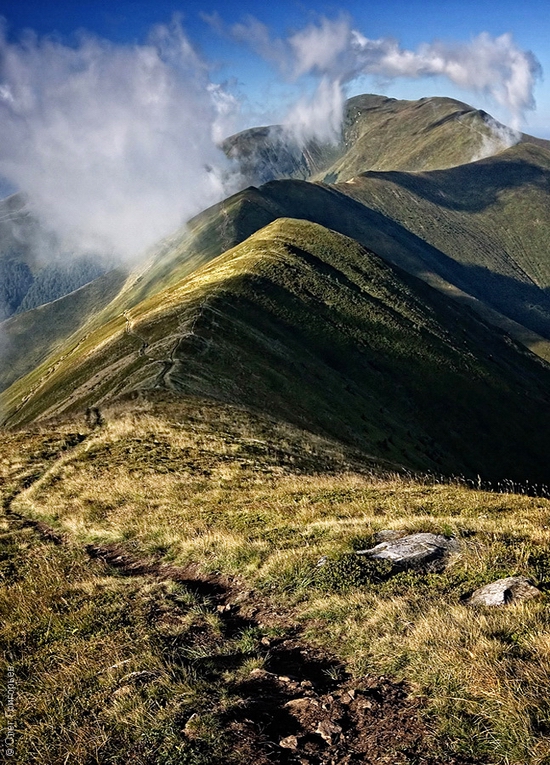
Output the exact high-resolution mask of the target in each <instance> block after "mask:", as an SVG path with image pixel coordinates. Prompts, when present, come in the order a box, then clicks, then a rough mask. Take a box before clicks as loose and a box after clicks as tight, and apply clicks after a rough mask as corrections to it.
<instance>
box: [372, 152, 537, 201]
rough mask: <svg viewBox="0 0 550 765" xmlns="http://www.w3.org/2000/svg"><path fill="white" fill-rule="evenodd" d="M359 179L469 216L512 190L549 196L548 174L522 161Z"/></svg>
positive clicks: (376, 174) (493, 160)
mask: <svg viewBox="0 0 550 765" xmlns="http://www.w3.org/2000/svg"><path fill="white" fill-rule="evenodd" d="M362 175H364V176H365V177H367V178H375V179H379V180H383V181H384V182H385V183H394V184H396V185H397V186H401V187H403V188H404V189H406V190H407V191H409V192H410V193H412V194H415V195H417V196H420V197H422V198H423V199H426V200H428V201H429V202H432V203H433V204H436V205H439V206H440V207H445V208H447V209H449V210H457V211H461V212H470V213H479V212H482V211H483V210H486V209H487V208H489V207H491V206H492V205H494V204H495V203H496V202H497V201H498V199H499V196H500V195H501V194H502V193H503V192H504V191H508V192H510V191H513V189H516V188H521V187H525V186H534V187H536V188H538V189H539V190H540V191H543V192H544V193H545V194H550V172H549V171H548V170H546V169H545V168H543V167H541V166H540V165H536V164H534V163H532V162H529V161H527V160H523V159H517V160H509V159H506V160H503V159H498V158H491V159H489V160H481V161H479V162H473V163H471V164H468V165H460V166H458V167H453V168H451V169H450V170H433V171H431V172H429V173H422V174H417V173H408V172H398V171H388V172H376V171H369V172H367V173H363V174H362Z"/></svg>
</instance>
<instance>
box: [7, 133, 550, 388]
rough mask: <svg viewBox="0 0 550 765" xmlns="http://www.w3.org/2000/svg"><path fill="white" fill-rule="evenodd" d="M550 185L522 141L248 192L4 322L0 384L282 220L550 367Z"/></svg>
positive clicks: (536, 150) (547, 172)
mask: <svg viewBox="0 0 550 765" xmlns="http://www.w3.org/2000/svg"><path fill="white" fill-rule="evenodd" d="M549 189H550V153H549V152H548V151H546V150H545V149H543V148H541V147H537V146H535V145H530V144H520V145H518V146H515V147H512V148H511V149H508V150H506V151H504V152H502V153H501V154H499V155H498V156H497V157H493V158H489V159H486V160H481V161H479V162H477V163H471V164H468V165H464V166H461V167H457V168H451V169H449V170H446V171H434V172H430V173H397V172H391V173H390V172H386V173H375V172H369V173H366V174H363V175H361V176H358V177H356V178H355V179H353V180H352V181H351V182H347V183H343V184H337V185H335V186H330V185H326V184H319V183H308V182H304V181H298V180H284V181H276V182H271V183H268V184H265V185H264V186H262V187H261V188H260V189H256V188H252V187H251V188H248V189H245V190H244V191H242V192H239V193H238V194H235V195H234V196H232V197H230V198H228V199H226V200H224V201H223V202H221V203H219V204H217V205H215V206H213V207H212V208H209V209H208V210H206V211H204V212H203V213H201V214H200V215H198V216H196V218H194V219H193V220H191V221H190V222H189V225H188V227H187V228H186V229H182V230H181V231H180V232H177V233H176V234H175V235H174V236H173V237H171V238H169V239H167V240H166V241H165V242H164V243H163V244H162V245H161V246H160V248H159V250H158V251H157V253H156V254H155V255H154V256H152V257H151V259H150V261H149V262H148V263H147V264H145V265H144V266H142V267H140V269H139V270H138V271H136V273H134V274H133V275H131V276H130V277H129V278H128V280H126V281H124V280H122V282H121V277H120V274H119V273H118V272H114V273H113V274H112V275H109V276H105V277H104V279H103V280H102V281H101V282H98V285H97V287H96V286H95V285H94V284H92V285H89V286H88V287H84V288H83V291H82V292H80V293H75V296H74V297H73V296H72V295H69V296H67V297H65V298H63V299H62V300H61V301H58V302H57V303H56V304H53V305H52V306H51V307H48V306H46V307H44V308H42V309H41V311H40V313H34V312H30V313H29V314H28V315H26V314H24V315H21V316H18V317H13V318H12V319H11V320H10V321H9V322H5V323H4V324H3V325H2V326H3V333H2V336H3V341H4V344H5V348H6V349H5V358H6V359H7V362H9V363H6V364H4V365H3V367H2V369H0V387H1V388H6V387H8V386H9V385H10V384H12V383H13V382H14V381H15V380H16V379H17V378H18V377H22V376H23V375H25V374H27V373H28V372H30V371H31V370H32V369H33V368H34V367H35V366H36V365H37V364H39V363H41V362H42V361H44V360H45V359H46V358H47V357H48V354H49V353H50V352H51V351H52V350H53V349H54V346H55V344H56V343H58V342H59V341H62V340H63V339H64V338H66V337H68V336H69V335H70V334H72V333H74V332H76V336H75V342H78V341H79V338H80V339H81V338H82V337H83V336H84V335H85V334H86V333H88V332H90V331H91V330H92V329H94V328H95V327H97V326H100V325H101V324H102V323H105V322H107V321H110V320H112V319H114V318H116V317H117V316H118V317H119V319H118V320H119V321H123V319H121V318H120V317H121V316H122V314H123V312H124V311H125V310H127V309H130V308H132V306H134V305H137V304H138V303H139V302H140V301H142V300H144V299H146V298H147V297H149V296H152V295H154V294H155V293H156V292H158V291H159V290H161V289H163V288H165V287H167V286H169V285H170V284H174V283H176V282H177V281H178V280H180V279H182V278H185V277H186V276H188V275H189V274H191V273H192V272H193V271H194V270H195V269H196V268H198V267H200V266H201V265H203V264H205V263H207V262H209V261H210V260H211V259H212V258H214V257H216V256H218V255H219V254H221V253H222V252H224V251H225V250H227V249H229V248H231V247H233V246H235V245H236V244H238V243H240V242H242V241H244V240H245V239H246V238H247V237H248V236H250V235H251V234H253V233H254V232H255V231H257V230H259V229H260V228H262V227H263V226H266V225H267V224H269V223H271V222H273V221H275V220H276V219H277V218H280V217H299V218H302V219H304V220H309V221H312V222H317V223H320V224H322V225H324V226H327V227H328V228H331V229H333V230H335V231H338V232H340V233H342V234H345V235H346V236H350V237H353V238H354V239H356V240H357V241H359V242H360V243H361V244H363V245H364V246H366V247H368V248H370V249H371V250H373V251H374V252H376V253H377V254H378V255H380V256H381V257H383V258H384V259H386V260H387V261H389V262H391V263H394V264H396V265H398V266H400V267H401V268H403V269H405V270H406V271H408V272H409V273H411V274H413V275H415V276H417V277H419V278H421V279H423V280H424V281H427V282H428V283H429V284H430V285H431V286H434V287H436V288H437V289H439V290H441V291H443V292H445V293H446V294H448V295H450V296H452V297H454V298H455V299H458V300H460V301H461V302H463V303H466V304H467V305H469V306H470V307H472V308H474V309H475V310H476V311H477V312H478V313H480V314H481V316H482V317H483V319H484V320H485V321H489V322H491V323H493V324H495V325H496V326H498V327H500V328H501V329H504V330H505V331H507V332H509V333H510V334H511V335H512V336H513V337H514V338H515V339H516V340H519V341H520V342H522V343H523V344H524V345H526V346H527V347H529V348H531V349H532V350H534V351H536V352H537V353H538V354H539V355H541V356H542V357H544V358H546V359H549V360H550V307H549V295H548V268H549V265H548V264H549V260H548V255H547V253H548V247H549V244H550V204H549ZM122 283H123V284H124V289H122V290H121V292H120V293H119V294H118V293H117V291H116V290H117V289H120V286H121V284H122ZM109 285H111V286H109ZM86 295H89V296H90V299H89V300H87V299H86ZM92 295H93V296H94V297H92Z"/></svg>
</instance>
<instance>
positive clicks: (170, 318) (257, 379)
mask: <svg viewBox="0 0 550 765" xmlns="http://www.w3.org/2000/svg"><path fill="white" fill-rule="evenodd" d="M549 383H550V370H549V369H548V367H547V366H546V365H545V364H544V363H542V362H538V361H537V360H536V358H535V357H533V356H531V355H530V354H528V353H523V352H522V351H521V350H520V349H519V348H518V347H516V346H515V345H514V344H513V343H511V341H510V340H509V338H507V337H506V336H504V335H501V334H499V333H497V332H495V331H493V330H491V329H490V328H488V327H487V326H486V325H484V324H483V323H482V322H480V321H479V320H478V319H476V318H475V316H474V315H473V314H472V313H471V312H470V311H468V310H465V309H463V308H462V307H461V306H459V305H457V304H455V303H453V302H452V301H449V300H448V299H446V298H445V297H443V296H441V295H439V294H438V293H437V292H435V291H434V290H432V289H430V288H429V287H427V286H426V285H424V284H423V283H421V282H419V281H417V280H416V279H414V278H412V277H410V276H408V275H406V274H404V273H403V272H401V271H399V270H395V269H393V268H392V267H390V266H388V265H386V264H385V263H384V262H383V261H382V260H381V259H380V258H378V257H377V256H376V255H374V254H373V253H372V252H369V251H367V250H365V249H364V248H362V247H361V246H360V245H358V244H357V243H356V242H355V241H353V240H351V239H348V238H346V237H343V236H341V235H339V234H336V233H335V232H332V231H329V230H327V229H326V228H324V227H321V226H319V225H316V224H311V223H306V222H304V221H296V220H286V219H282V220H278V221H276V222H275V223H273V224H271V225H270V226H268V227H267V228H264V229H262V230H261V231H259V232H258V233H257V234H254V235H253V236H252V237H250V238H249V239H247V240H246V241H245V242H243V243H242V244H241V245H239V246H238V247H236V248H234V249H233V250H230V251H229V252H226V253H225V254H224V255H222V256H220V257H218V258H216V259H215V260H213V261H211V263H209V264H208V265H206V266H204V267H203V268H201V269H198V270H197V271H195V272H194V273H193V275H192V276H191V277H189V278H187V279H184V280H182V281H181V282H179V283H177V284H175V285H173V286H172V287H170V288H168V289H166V290H164V291H162V292H160V293H159V294H157V295H155V296H153V297H151V298H149V299H147V300H145V301H143V302H142V303H140V304H139V305H137V306H136V307H135V308H134V309H132V310H131V311H128V312H127V313H126V315H125V317H124V322H121V321H120V320H116V321H112V322H111V323H110V324H108V325H106V326H104V327H102V328H100V329H99V330H97V331H96V332H93V333H91V334H90V336H89V337H87V338H86V340H85V341H84V342H82V343H80V344H79V345H77V346H75V347H73V348H70V349H65V351H64V352H63V354H61V355H60V356H59V358H58V359H57V361H56V363H54V364H52V365H51V366H50V367H49V368H48V369H43V370H42V371H41V377H40V378H39V379H36V380H35V387H34V389H33V390H32V391H31V392H30V395H28V398H27V399H26V400H25V401H24V402H23V403H22V404H21V403H19V404H17V403H16V402H15V401H13V400H12V407H11V410H10V412H9V419H8V423H9V424H16V423H22V422H28V421H29V420H33V419H36V418H38V419H43V418H45V417H52V416H58V415H60V414H64V415H67V414H70V413H76V412H78V411H82V410H83V409H84V408H85V407H86V406H91V405H93V406H100V407H101V406H103V405H105V404H107V403H108V402H109V401H112V400H114V399H115V398H117V397H120V396H123V397H124V396H131V395H134V394H136V393H137V392H139V391H140V390H149V389H163V388H165V389H169V390H175V391H178V392H180V393H182V394H191V395H199V396H203V397H206V398H213V399H217V400H221V401H225V402H229V403H236V404H240V405H245V406H250V407H252V408H256V409H258V410H260V411H268V412H269V413H270V414H271V415H273V416H275V417H277V418H280V419H282V420H285V421H289V422H293V423H295V424H296V425H299V426H300V427H305V428H307V429H309V430H311V431H314V432H318V433H321V434H324V435H328V436H330V437H332V438H337V439H339V440H341V441H343V442H345V443H347V444H350V445H352V446H354V447H358V448H361V449H362V450H363V451H365V452H366V453H368V454H370V455H371V456H373V457H376V458H378V459H380V460H385V461H389V462H390V463H394V464H400V465H405V466H407V467H409V468H411V469H424V470H440V471H443V472H464V473H467V474H469V475H471V476H474V475H477V473H481V474H482V475H483V476H484V477H486V478H491V479H498V478H504V477H506V478H516V479H519V478H527V477H529V478H530V479H531V480H537V481H544V480H547V478H548V475H547V464H546V459H545V452H544V446H543V441H544V435H543V434H545V433H546V432H547V427H548V426H550V418H549V415H548V411H549V409H548V402H549V395H548V390H550V388H549V387H548V386H549ZM8 393H9V391H8ZM547 420H548V422H547Z"/></svg>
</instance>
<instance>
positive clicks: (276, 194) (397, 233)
mask: <svg viewBox="0 0 550 765" xmlns="http://www.w3.org/2000/svg"><path fill="white" fill-rule="evenodd" d="M501 164H502V165H508V164H513V163H501ZM463 169H464V170H466V171H467V174H468V175H469V174H470V170H469V168H468V167H465V168H454V169H453V172H454V171H455V170H463ZM539 170H540V168H539ZM441 172H445V171H441ZM541 172H542V171H541ZM371 175H372V174H371ZM376 175H379V176H380V177H381V178H384V180H387V178H388V176H395V175H399V176H402V177H403V179H404V180H405V181H406V182H411V181H410V179H411V178H413V181H414V182H416V180H422V179H421V178H420V177H418V178H415V177H413V176H411V174H408V173H378V174H376ZM434 175H435V173H434ZM474 177H477V176H476V174H475V173H474V174H472V179H473V178H474ZM523 178H524V177H523ZM524 180H525V178H524ZM472 182H473V181H472ZM545 183H548V184H549V186H548V191H549V192H550V175H548V174H547V176H546V177H545ZM504 186H506V183H505V182H504V183H503V187H504ZM261 191H262V192H263V193H264V194H265V195H268V196H269V197H270V198H272V199H274V201H276V202H277V203H278V205H279V206H281V207H283V206H286V211H285V212H286V214H287V215H288V216H289V217H294V218H303V219H305V220H309V221H312V222H314V223H320V224H321V225H323V226H326V227H327V228H330V229H333V230H334V231H338V232H339V233H341V234H345V235H346V236H349V237H352V238H353V239H356V240H357V241H358V242H360V243H361V244H363V245H364V246H365V247H368V248H369V249H371V250H373V251H374V252H376V254H377V255H379V256H380V257H382V258H384V259H385V260H389V261H390V262H391V263H394V264H396V265H398V266H399V267H401V268H403V269H404V270H406V271H408V272H409V273H412V274H413V275H420V274H421V272H422V271H425V270H427V271H433V272H435V273H436V274H439V276H441V277H443V279H445V280H446V281H448V282H450V283H451V284H453V285H455V286H457V287H459V288H460V289H461V290H464V291H465V292H467V293H469V294H471V295H473V296H474V297H476V298H478V300H481V301H482V302H484V303H487V304H488V305H490V306H492V307H493V308H494V309H496V310H497V311H499V312H500V313H502V314H504V315H505V316H508V317H509V318H511V319H513V320H514V321H517V322H519V323H520V324H523V325H524V326H525V327H527V328H528V329H531V330H533V331H534V332H537V333H538V334H540V335H542V336H543V337H546V338H548V339H550V295H549V294H548V292H546V291H544V290H542V289H541V288H540V287H538V286H537V285H536V284H533V283H528V282H523V281H519V280H517V279H513V278H511V277H508V276H504V275H502V274H497V273H495V272H492V271H490V270H489V269H486V268H483V267H481V266H465V265H462V264H461V263H459V262H457V261H456V260H454V259H453V258H451V257H449V256H448V255H446V254H445V253H443V252H442V251H441V250H438V249H437V248H436V247H433V246H432V245H431V244H429V243H428V242H426V241H425V240H423V239H422V238H420V237H419V236H417V235H416V234H413V233H412V232H411V231H409V230H408V229H406V228H405V227H404V226H402V225H400V224H399V223H397V222H396V221H394V220H392V219H391V218H388V217H387V216H385V215H384V214H382V213H379V212H376V211H374V210H371V209H370V208H369V207H367V206H366V205H364V204H362V203H361V202H357V201H356V200H355V199H353V198H351V197H349V196H347V195H346V194H344V193H342V192H341V191H339V190H337V189H334V188H329V187H326V186H321V185H319V184H311V183H305V182H297V181H278V182H275V183H269V184H266V185H265V186H263V187H262V188H261ZM431 191H433V193H434V200H433V201H434V202H435V203H437V204H441V198H440V197H437V198H435V196H436V195H438V194H439V190H438V189H435V188H433V189H431ZM415 193H418V192H417V191H416V192H415ZM468 193H469V192H468Z"/></svg>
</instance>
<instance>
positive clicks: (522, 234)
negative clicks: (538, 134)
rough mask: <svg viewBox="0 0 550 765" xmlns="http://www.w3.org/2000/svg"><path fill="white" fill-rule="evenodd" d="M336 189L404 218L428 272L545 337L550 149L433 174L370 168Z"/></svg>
mask: <svg viewBox="0 0 550 765" xmlns="http://www.w3.org/2000/svg"><path fill="white" fill-rule="evenodd" d="M337 188H338V190H339V191H341V192H343V193H345V194H347V195H349V196H350V197H352V198H353V199H355V200H357V201H360V202H361V203H362V204H365V205H366V206H368V207H369V208H370V209H373V210H376V211H378V212H380V213H382V214H383V215H384V216H385V217H387V218H390V219H391V220H393V221H395V222H396V223H399V224H401V225H402V226H403V227H404V228H406V229H407V230H408V231H410V232H411V233H413V234H415V235H416V236H418V237H419V238H420V239H422V240H423V241H424V242H426V243H427V244H429V245H432V246H433V247H434V248H436V250H438V251H439V252H438V253H433V252H432V253H430V252H429V251H428V249H426V254H425V263H426V267H427V269H428V270H430V271H433V272H435V273H437V274H439V275H440V276H441V277H442V278H443V279H445V280H446V281H448V282H450V283H452V284H454V285H455V286H457V287H459V288H460V289H461V290H464V291H465V292H467V293H468V294H470V295H473V296H475V297H476V298H477V299H478V300H481V301H483V302H484V303H487V304H489V305H490V306H492V307H493V308H494V309H496V310H497V311H499V312H501V313H503V314H505V315H506V316H508V317H509V318H511V319H513V320H514V321H516V322H518V323H519V324H521V325H523V326H524V327H527V328H529V329H530V330H532V331H534V332H536V333H538V334H540V335H542V336H543V337H545V338H546V339H550V291H549V290H550V257H549V255H548V253H549V252H550V151H549V150H547V149H545V148H542V147H539V146H536V145H534V144H529V143H522V144H518V145H516V146H514V147H512V148H510V149H507V150H506V151H504V152H502V153H500V154H499V155H498V156H496V157H490V158H488V159H484V160H481V161H479V162H475V163H471V164H467V165H462V166H460V167H455V168H452V169H449V170H441V171H434V172H430V173H404V172H384V173H380V172H372V171H371V172H368V173H364V174H362V175H359V176H357V177H355V178H353V179H352V180H350V181H348V182H346V183H344V184H340V185H338V186H337Z"/></svg>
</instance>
